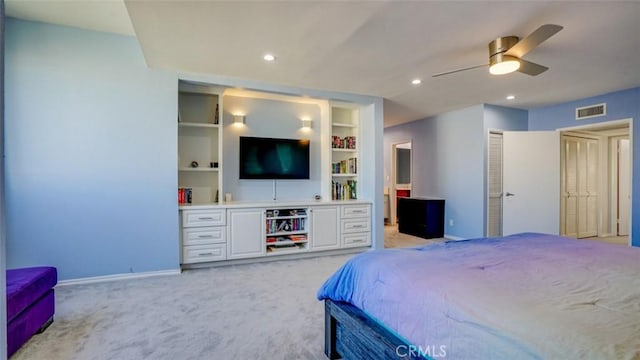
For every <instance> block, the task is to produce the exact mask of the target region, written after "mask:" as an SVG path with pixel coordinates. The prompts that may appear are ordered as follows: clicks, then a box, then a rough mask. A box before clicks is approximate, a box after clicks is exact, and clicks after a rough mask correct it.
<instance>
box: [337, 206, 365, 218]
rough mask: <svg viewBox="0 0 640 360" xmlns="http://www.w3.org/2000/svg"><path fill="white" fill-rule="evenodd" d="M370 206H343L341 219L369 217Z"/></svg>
mask: <svg viewBox="0 0 640 360" xmlns="http://www.w3.org/2000/svg"><path fill="white" fill-rule="evenodd" d="M369 209H371V206H369V205H343V206H342V217H343V218H355V217H369V213H370V210H369Z"/></svg>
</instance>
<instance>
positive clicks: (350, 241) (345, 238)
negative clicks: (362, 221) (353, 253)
mask: <svg viewBox="0 0 640 360" xmlns="http://www.w3.org/2000/svg"><path fill="white" fill-rule="evenodd" d="M369 245H371V233H370V232H366V233H355V234H345V235H342V247H355V246H369Z"/></svg>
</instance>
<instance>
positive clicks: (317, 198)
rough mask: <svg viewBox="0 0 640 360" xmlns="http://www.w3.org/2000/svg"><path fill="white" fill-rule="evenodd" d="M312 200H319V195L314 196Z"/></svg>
mask: <svg viewBox="0 0 640 360" xmlns="http://www.w3.org/2000/svg"><path fill="white" fill-rule="evenodd" d="M313 198H314V199H316V200H321V199H322V196H320V195H319V194H316V196H314V197H313Z"/></svg>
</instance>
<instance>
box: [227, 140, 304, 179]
mask: <svg viewBox="0 0 640 360" xmlns="http://www.w3.org/2000/svg"><path fill="white" fill-rule="evenodd" d="M239 168H240V179H309V140H304V139H302V140H297V139H273V138H259V137H246V136H241V137H240V166H239Z"/></svg>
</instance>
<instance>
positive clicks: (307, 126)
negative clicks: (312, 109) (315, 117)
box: [300, 118, 311, 129]
mask: <svg viewBox="0 0 640 360" xmlns="http://www.w3.org/2000/svg"><path fill="white" fill-rule="evenodd" d="M300 120H301V121H302V128H303V129H311V119H309V118H304V119H300Z"/></svg>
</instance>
